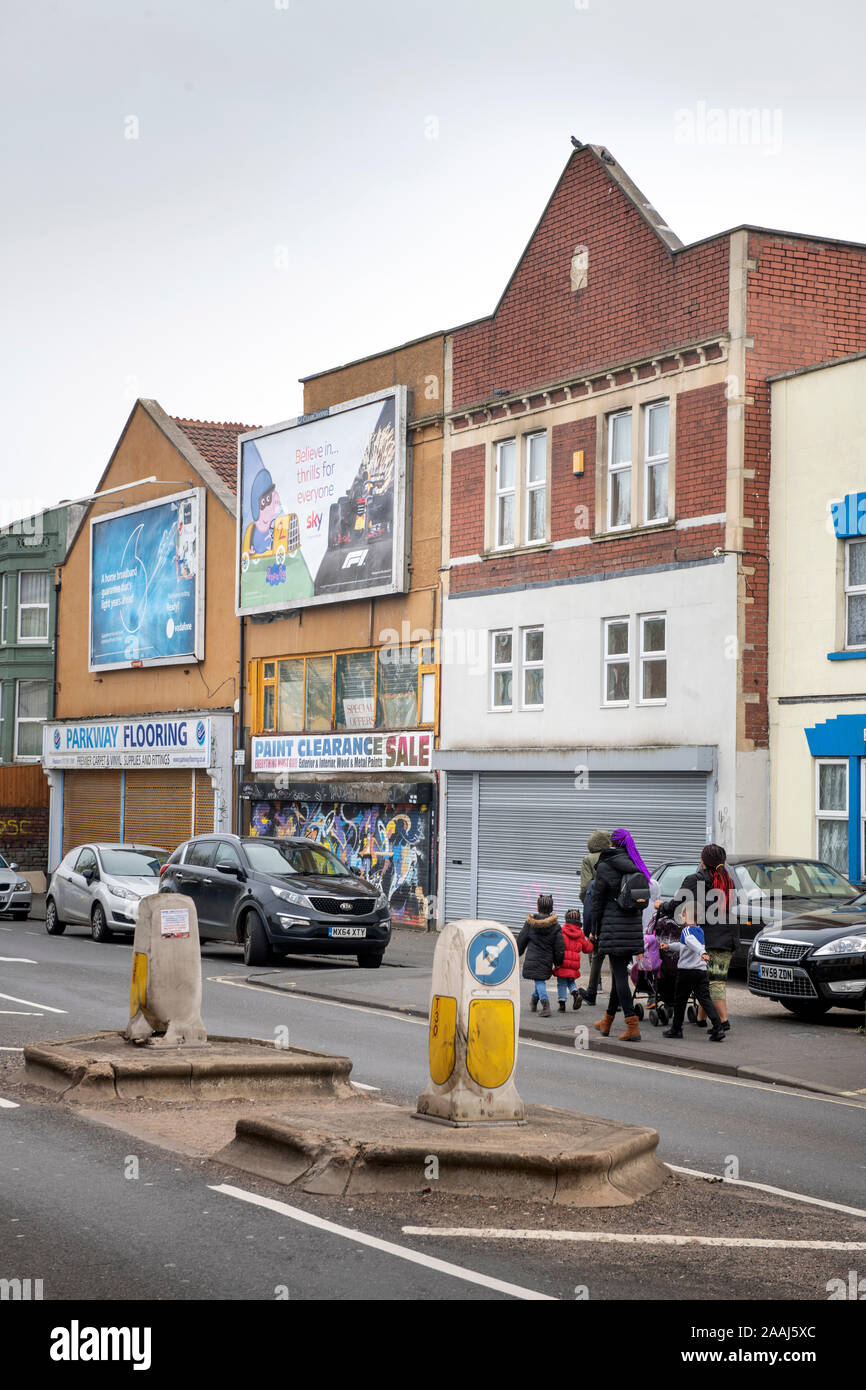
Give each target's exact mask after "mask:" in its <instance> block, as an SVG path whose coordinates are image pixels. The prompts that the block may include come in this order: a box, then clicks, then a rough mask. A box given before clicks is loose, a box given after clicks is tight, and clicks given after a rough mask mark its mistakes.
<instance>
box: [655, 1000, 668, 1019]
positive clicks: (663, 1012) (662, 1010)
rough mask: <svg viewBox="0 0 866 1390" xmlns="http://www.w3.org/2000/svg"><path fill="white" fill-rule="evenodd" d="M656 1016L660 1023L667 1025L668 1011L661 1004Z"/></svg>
mask: <svg viewBox="0 0 866 1390" xmlns="http://www.w3.org/2000/svg"><path fill="white" fill-rule="evenodd" d="M656 1014H657V1015H658V1021H659V1023H667V1021H668V1011H667V1009H666V1008H665V1006H664V1004H659V1006H658V1008H657V1009H656Z"/></svg>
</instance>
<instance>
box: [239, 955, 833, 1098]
mask: <svg viewBox="0 0 866 1390" xmlns="http://www.w3.org/2000/svg"><path fill="white" fill-rule="evenodd" d="M248 982H249V983H251V984H257V985H258V986H259V988H260V989H271V990H273V991H274V992H275V993H276V994H288V995H290V996H294V997H296V998H298V999H313V1000H321V999H322V997H323V996H322V995H321V994H313V993H311V992H310V991H307V990H302V989H285V988H283V986H282V985H274V984H270V983H269V982H268V981H266V980H261V979H255V978H254V977H253V976H250V977H248ZM327 1001H328V1002H330V1003H333V1004H358V1005H360V1007H361V1008H364V1009H380V1010H381V1011H382V1012H383V1013H389V1014H397V1015H398V1017H399V1016H401V1015H402V1016H403V1017H409V1018H419V1019H424V1021H425V1022H426V1021H427V1020H428V1019H429V1014H427V1013H426V1012H425V1010H423V1009H416V1008H413V1007H412V1006H410V1005H408V1004H383V1003H382V1002H381V1001H380V1000H377V999H357V998H354V997H352V996H351V995H345V994H329V995H328V996H327ZM520 1037H521V1038H527V1039H528V1040H529V1041H530V1042H543V1043H547V1044H548V1045H549V1046H551V1047H561V1048H562V1050H563V1051H564V1052H568V1051H574V1050H576V1049H575V1048H574V1044H573V1043H568V1042H565V1041H563V1040H562V1039H560V1038H558V1037H556V1036H552V1035H551V1034H549V1033H545V1032H542V1030H541V1029H540V1028H521V1029H520ZM587 1041H588V1043H589V1047H588V1049H587V1050H588V1051H590V1052H596V1053H600V1054H602V1055H603V1054H605V1053H607V1055H608V1056H615V1057H634V1058H635V1059H636V1060H637V1061H641V1062H652V1063H655V1065H656V1066H663V1067H679V1068H681V1069H682V1070H683V1071H705V1072H709V1073H710V1074H711V1075H715V1076H729V1077H731V1078H732V1080H737V1079H741V1080H743V1081H762V1082H765V1083H766V1084H768V1085H771V1086H785V1087H786V1088H787V1089H790V1090H797V1091H816V1092H818V1094H819V1095H826V1096H839V1097H842V1098H844V1099H846V1100H849V1099H850V1098H851V1092H850V1091H842V1090H839V1089H838V1088H835V1087H833V1086H825V1085H823V1083H821V1082H820V1081H808V1080H806V1079H804V1078H803V1077H798V1076H785V1075H783V1074H782V1073H780V1072H772V1071H765V1070H763V1069H761V1068H756V1067H748V1066H740V1065H738V1064H737V1063H735V1062H723V1061H722V1060H721V1059H719V1061H710V1060H709V1059H708V1060H706V1061H705V1060H704V1059H703V1058H695V1057H678V1056H677V1055H676V1053H665V1054H664V1055H663V1056H660V1055H659V1054H658V1053H656V1052H654V1051H652V1052H651V1051H649V1049H647V1048H643V1047H640V1046H637V1047H636V1046H635V1045H634V1044H633V1043H623V1044H622V1045H621V1046H620V1045H619V1044H618V1043H617V1042H615V1041H614V1042H611V1041H610V1040H608V1041H607V1042H604V1041H602V1040H601V1039H596V1038H589V1039H588V1040H587Z"/></svg>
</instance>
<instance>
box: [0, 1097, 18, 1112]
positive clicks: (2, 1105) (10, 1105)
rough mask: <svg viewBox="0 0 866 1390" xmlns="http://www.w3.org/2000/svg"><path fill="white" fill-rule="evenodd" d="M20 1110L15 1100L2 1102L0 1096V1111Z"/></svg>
mask: <svg viewBox="0 0 866 1390" xmlns="http://www.w3.org/2000/svg"><path fill="white" fill-rule="evenodd" d="M20 1108H21V1107H20V1106H19V1104H18V1102H17V1100H4V1099H3V1097H2V1096H0V1109H2V1110H20Z"/></svg>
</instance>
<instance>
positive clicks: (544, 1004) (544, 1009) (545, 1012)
mask: <svg viewBox="0 0 866 1390" xmlns="http://www.w3.org/2000/svg"><path fill="white" fill-rule="evenodd" d="M538 1017H539V1018H550V1000H549V999H542V1001H541V1008H540V1009H539V1010H538Z"/></svg>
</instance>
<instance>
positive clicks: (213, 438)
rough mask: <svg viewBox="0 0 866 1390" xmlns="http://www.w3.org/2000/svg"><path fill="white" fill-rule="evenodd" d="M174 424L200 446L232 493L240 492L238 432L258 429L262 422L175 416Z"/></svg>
mask: <svg viewBox="0 0 866 1390" xmlns="http://www.w3.org/2000/svg"><path fill="white" fill-rule="evenodd" d="M171 418H172V420H173V421H174V423H175V424H176V425H177V426H179V428H180V429H182V430H183V432H184V434H185V435H186V437H187V439H189V440H190V442H191V443H192V444H194V445H195V447H196V448H197V449H198V451H199V453H200V454H201V456H202V458H204V459H207V461H208V463H209V464H210V465H211V467H212V468H213V469H214V470H215V472H217V473H218V474H219V476H220V477H221V478H222V480H223V482H224V483H225V484H226V486H227V487H230V488H231V490H232V492H237V481H238V435H241V434H246V433H247V431H248V430H255V429H258V428H259V426H258V425H234V424H215V423H213V422H211V421H209V420H183V419H181V418H180V416H178V415H172V417H171Z"/></svg>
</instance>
